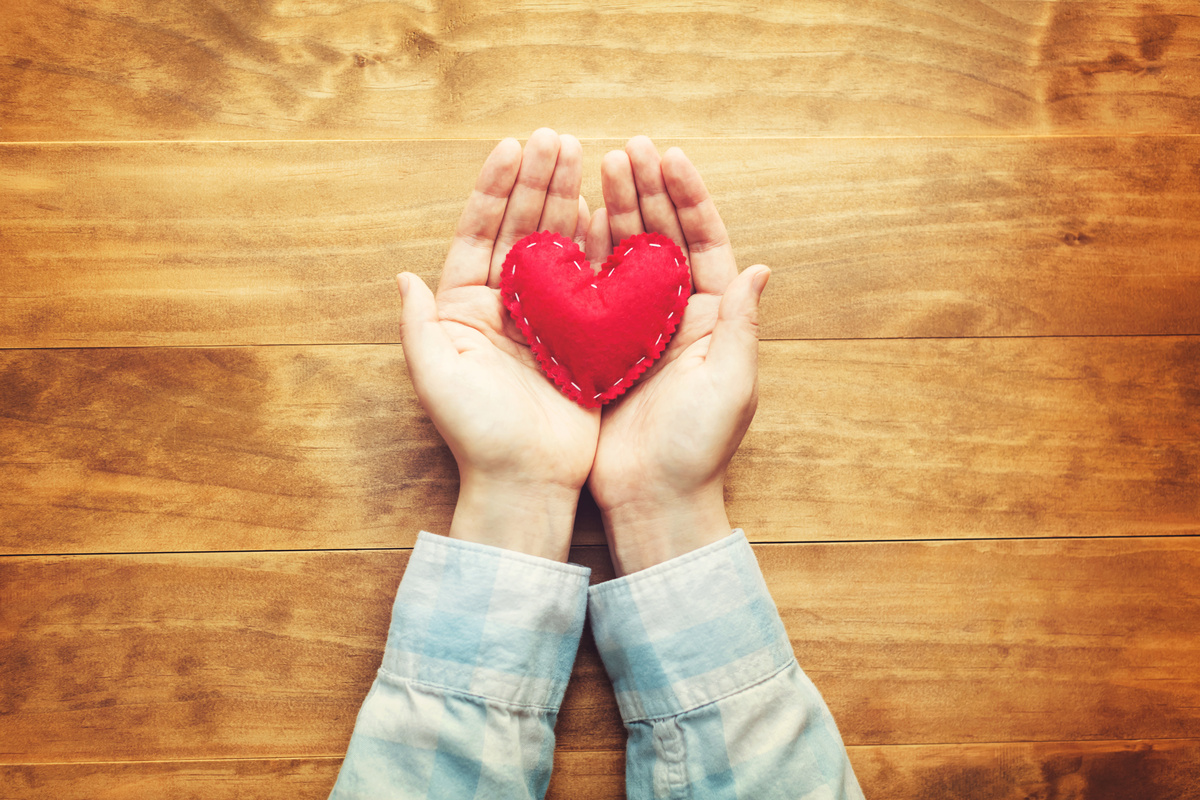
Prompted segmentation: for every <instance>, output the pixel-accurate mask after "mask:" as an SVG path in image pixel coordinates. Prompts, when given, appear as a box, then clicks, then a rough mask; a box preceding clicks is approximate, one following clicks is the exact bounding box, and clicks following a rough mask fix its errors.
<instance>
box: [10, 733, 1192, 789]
mask: <svg viewBox="0 0 1200 800" xmlns="http://www.w3.org/2000/svg"><path fill="white" fill-rule="evenodd" d="M849 753H850V760H851V761H852V762H853V764H854V768H855V771H856V773H857V776H858V779H859V783H861V784H862V786H863V790H864V793H865V794H866V796H867V797H872V798H876V797H878V798H888V800H928V798H931V797H952V798H954V800H990V799H991V798H1010V797H1012V798H1016V797H1022V798H1027V797H1046V798H1057V797H1071V798H1074V800H1111V798H1115V797H1120V798H1131V797H1137V798H1142V799H1143V800H1186V799H1187V798H1191V797H1195V796H1196V793H1197V792H1198V791H1200V766H1197V765H1200V742H1197V741H1196V740H1194V739H1189V740H1157V741H1140V742H1136V741H1134V742H1034V743H1013V744H976V745H906V746H886V745H885V746H861V745H860V746H857V747H850V748H849ZM340 764H341V759H340V758H337V757H326V758H290V759H269V760H268V759H223V760H219V761H167V762H155V763H145V762H140V763H137V762H135V763H129V762H108V763H100V764H96V763H93V764H39V765H32V766H31V765H20V766H4V765H0V786H3V787H6V793H5V794H4V795H3V797H4V798H5V800H33V798H45V797H54V798H56V799H57V800H92V798H94V797H97V796H103V797H105V798H112V800H133V798H149V797H171V798H179V799H180V800H192V799H193V798H194V800H224V799H225V798H238V800H242V799H243V798H247V799H249V800H258V799H259V798H262V800H267V799H268V798H281V799H282V798H288V799H289V800H292V799H293V798H294V799H295V800H300V799H301V798H314V800H317V799H318V798H324V797H326V796H328V793H329V789H330V787H332V786H333V782H334V780H335V779H336V777H337V771H338V767H339V766H340ZM546 797H547V798H548V800H568V798H580V797H587V798H594V800H624V798H625V759H624V753H622V752H619V751H611V750H599V751H577V752H572V751H564V752H559V753H557V754H555V757H554V775H553V777H552V779H551V781H550V790H549V792H547V794H546Z"/></svg>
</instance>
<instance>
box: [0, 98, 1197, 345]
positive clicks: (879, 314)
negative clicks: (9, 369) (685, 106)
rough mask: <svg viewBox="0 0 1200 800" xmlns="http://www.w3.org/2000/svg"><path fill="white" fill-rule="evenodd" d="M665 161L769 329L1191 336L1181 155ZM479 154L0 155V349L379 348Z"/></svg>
mask: <svg viewBox="0 0 1200 800" xmlns="http://www.w3.org/2000/svg"><path fill="white" fill-rule="evenodd" d="M1197 85H1200V84H1197ZM620 144H621V142H619V141H617V140H609V141H604V142H596V143H589V144H588V146H587V153H586V159H585V160H586V166H585V174H586V175H587V176H588V182H587V184H586V185H585V193H586V194H587V195H588V196H589V197H590V198H591V201H592V203H593V205H596V204H598V202H599V197H600V192H599V188H598V185H597V184H598V176H599V159H600V157H601V154H602V153H603V152H604V151H605V150H607V149H608V148H610V147H613V146H619V145H620ZM659 144H660V146H662V147H664V148H665V147H666V146H667V145H668V144H671V142H670V141H662V142H660V143H659ZM683 144H684V145H685V146H686V148H687V150H688V152H689V154H690V155H691V156H692V157H693V159H694V160H695V161H696V163H697V164H698V166H699V167H700V169H701V170H702V171H703V173H704V175H705V176H706V179H707V180H708V183H709V186H710V188H711V190H712V192H713V194H714V196H715V197H716V198H717V201H718V203H719V204H720V207H721V210H722V213H723V214H724V216H725V217H726V220H727V222H728V225H729V228H730V235H731V237H732V240H733V242H734V243H735V246H736V248H735V249H736V254H737V257H738V260H739V262H740V263H741V264H742V265H743V266H749V265H750V264H752V263H755V262H763V263H767V264H769V265H771V266H772V267H773V268H774V270H775V276H774V278H773V279H772V283H771V286H770V289H769V290H768V292H767V295H766V297H765V299H764V305H763V328H762V331H763V336H764V337H765V338H859V337H910V336H911V337H925V336H1010V335H1038V336H1044V335H1083V334H1087V335H1097V334H1112V335H1134V334H1136V335H1142V334H1188V333H1193V334H1194V333H1200V223H1198V222H1197V220H1200V182H1197V180H1196V172H1195V164H1196V163H1198V162H1200V139H1198V138H1194V137H1193V138H1167V137H1155V138H1103V137H1088V138H1045V139H1024V138H1020V139H1014V138H999V139H990V138H980V139H974V138H972V139H864V140H738V141H721V140H705V141H694V142H684V143H683ZM490 146H491V143H490V142H478V141H474V142H454V141H451V142H446V141H408V142H317V143H313V142H283V143H281V142H270V143H241V144H236V143H235V144H229V143H226V144H175V143H162V144H146V143H142V144H127V145H8V146H0V188H2V189H3V191H0V263H2V264H3V266H4V269H3V270H0V347H74V346H88V347H91V346H130V345H157V344H169V345H217V344H288V343H292V344H308V343H315V342H338V343H356V342H391V341H395V340H396V338H397V335H398V334H397V331H396V327H397V323H396V316H397V307H398V298H397V295H396V289H395V281H394V274H395V273H396V272H397V271H399V270H400V269H410V270H414V271H416V272H418V273H420V274H422V275H423V276H424V277H425V278H426V279H427V280H430V281H433V280H436V276H437V274H438V272H439V270H440V268H441V263H442V260H443V258H444V253H445V248H446V246H447V244H448V242H449V237H450V235H451V233H452V231H453V225H454V222H455V220H456V219H457V217H458V214H459V212H460V210H461V207H462V203H463V200H464V198H465V197H466V195H467V194H468V192H469V190H470V187H471V185H472V182H473V181H474V177H475V173H476V171H477V169H478V166H479V164H480V163H482V160H483V158H484V156H485V155H486V153H487V151H488V149H489V148H490Z"/></svg>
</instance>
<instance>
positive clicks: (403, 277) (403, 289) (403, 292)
mask: <svg viewBox="0 0 1200 800" xmlns="http://www.w3.org/2000/svg"><path fill="white" fill-rule="evenodd" d="M396 280H397V281H398V282H399V283H400V297H401V299H403V298H404V297H405V296H407V295H408V273H407V272H401V273H400V274H399V275H397V276H396Z"/></svg>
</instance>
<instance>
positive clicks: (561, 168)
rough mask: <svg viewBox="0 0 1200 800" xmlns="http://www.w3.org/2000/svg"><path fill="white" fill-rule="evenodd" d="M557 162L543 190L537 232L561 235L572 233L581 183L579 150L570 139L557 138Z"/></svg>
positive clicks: (581, 158) (567, 137) (577, 143)
mask: <svg viewBox="0 0 1200 800" xmlns="http://www.w3.org/2000/svg"><path fill="white" fill-rule="evenodd" d="M559 142H560V144H559V148H558V161H556V162H555V164H554V174H553V175H552V176H551V177H550V186H549V187H548V188H547V189H546V205H545V206H544V207H543V208H542V219H541V222H539V223H538V225H537V229H538V230H539V231H554V232H555V233H561V234H562V235H563V236H571V235H572V234H574V233H575V225H576V223H577V221H578V219H579V186H580V184H581V183H582V182H583V148H582V147H581V146H580V144H579V140H578V139H576V138H575V137H574V136H560V137H559Z"/></svg>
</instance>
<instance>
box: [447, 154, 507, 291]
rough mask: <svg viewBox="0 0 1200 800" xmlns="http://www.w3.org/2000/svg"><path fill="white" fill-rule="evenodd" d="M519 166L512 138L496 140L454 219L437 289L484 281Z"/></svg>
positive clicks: (478, 283)
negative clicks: (452, 236) (454, 223)
mask: <svg viewBox="0 0 1200 800" xmlns="http://www.w3.org/2000/svg"><path fill="white" fill-rule="evenodd" d="M520 166H521V144H520V142H518V141H517V140H516V139H505V140H504V141H502V142H500V144H498V145H496V147H495V149H494V150H492V153H491V155H489V156H488V157H487V160H486V161H484V162H483V169H481V170H480V171H479V177H478V178H476V179H475V188H474V190H473V191H472V192H471V196H470V197H469V198H468V199H467V205H466V207H465V208H464V209H463V212H462V216H461V217H459V218H458V227H457V228H456V229H455V231H454V239H453V241H451V242H450V252H449V254H447V256H446V265H445V267H443V268H442V277H441V280H440V281H439V282H438V291H441V290H442V289H453V288H456V287H459V286H475V285H478V286H482V285H483V284H485V283H487V279H488V270H489V269H490V268H491V263H492V250H493V248H494V247H495V245H496V234H497V232H498V231H499V230H500V221H501V220H502V219H504V209H505V206H506V205H507V204H508V196H509V194H510V193H511V192H512V189H513V185H514V184H515V183H516V180H517V170H518V169H519V168H520Z"/></svg>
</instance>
